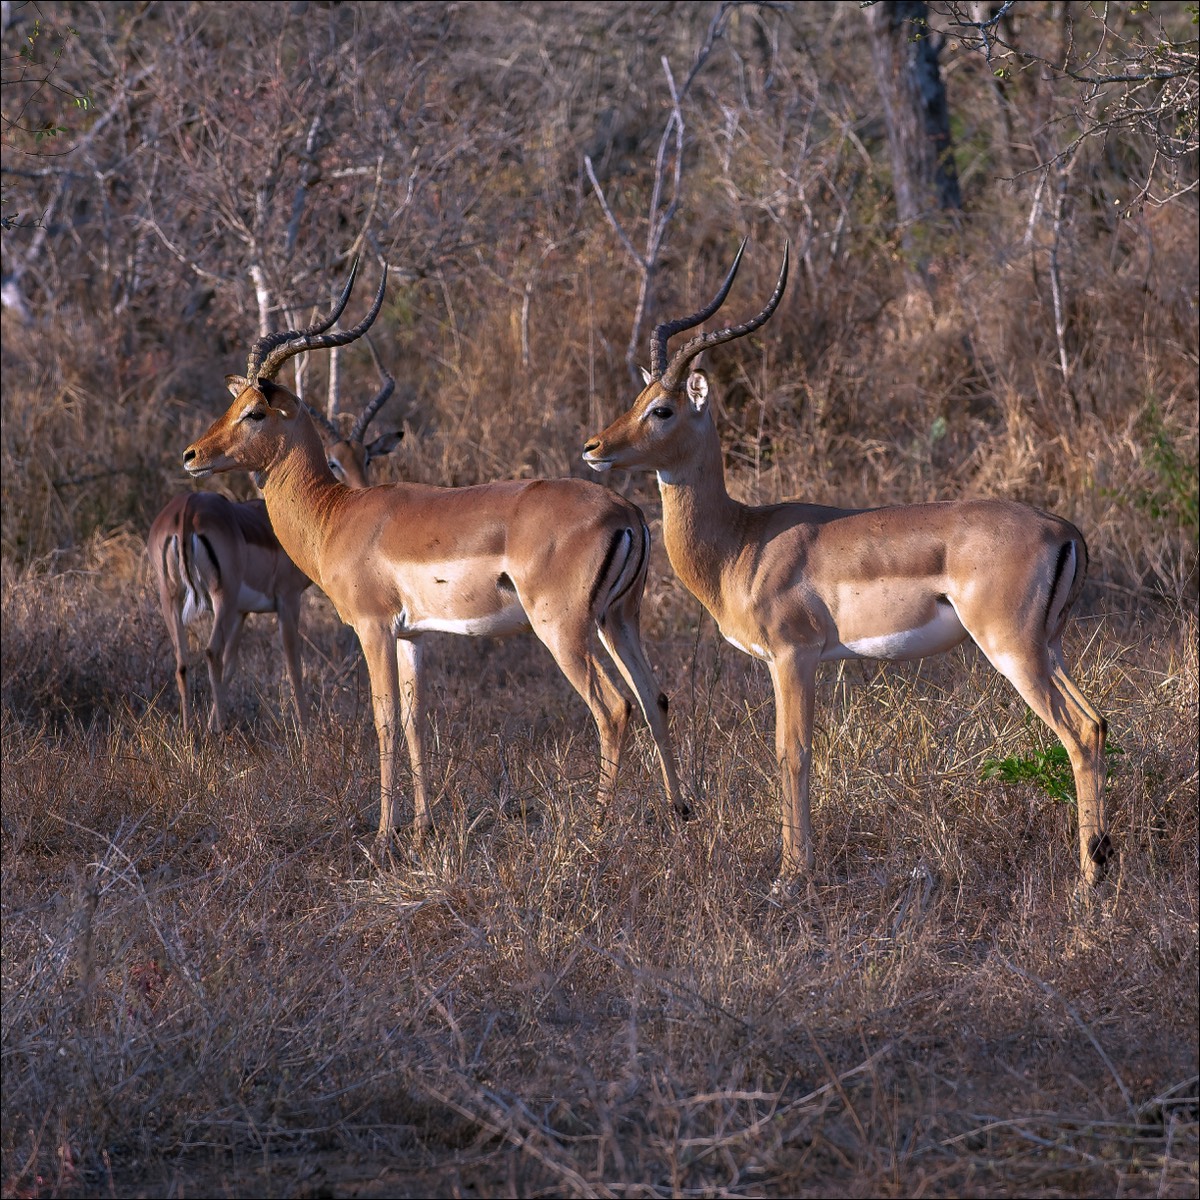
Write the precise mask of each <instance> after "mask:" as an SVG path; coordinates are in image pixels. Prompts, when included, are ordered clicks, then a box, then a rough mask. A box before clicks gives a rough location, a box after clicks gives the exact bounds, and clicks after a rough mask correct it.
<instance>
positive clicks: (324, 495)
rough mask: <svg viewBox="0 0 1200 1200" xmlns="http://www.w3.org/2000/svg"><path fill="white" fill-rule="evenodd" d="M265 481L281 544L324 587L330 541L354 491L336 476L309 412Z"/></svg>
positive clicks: (265, 474) (301, 418)
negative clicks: (324, 553) (324, 557)
mask: <svg viewBox="0 0 1200 1200" xmlns="http://www.w3.org/2000/svg"><path fill="white" fill-rule="evenodd" d="M262 475H263V479H262V483H261V485H260V486H261V488H262V494H263V499H264V500H266V502H267V513H268V515H269V516H270V518H271V526H272V528H273V529H274V530H275V536H276V537H277V538H278V539H279V544H280V545H281V546H282V547H283V548H284V550H286V551H287V554H288V557H289V558H290V559H291V560H292V562H294V563H295V564H296V566H298V567H299V568H300V570H302V571H303V572H304V573H305V575H307V576H308V577H309V579H311V580H313V582H314V583H317V584H320V583H321V559H322V551H323V549H324V546H325V540H326V537H327V536H328V533H329V530H330V529H331V527H332V526H333V523H334V521H335V518H336V513H337V510H338V509H339V507H340V506H341V502H342V500H343V499H344V497H345V495H346V494H347V492H348V489H347V487H346V485H345V484H342V483H339V482H338V481H337V479H336V478H334V474H333V472H332V471H331V470H330V469H329V464H328V462H327V461H326V456H325V447H324V444H323V443H322V441H321V437H320V435H319V434H318V433H317V430H316V427H315V426H314V425H313V423H312V421H311V420H310V419H309V417H308V415H307V413H304V412H303V411H302V412H301V413H300V415H299V416H298V417H297V418H296V426H295V429H294V431H293V435H292V437H291V438H290V439H289V441H288V443H287V445H286V446H285V448H284V451H283V453H282V454H281V455H280V457H279V458H278V459H276V461H275V462H274V463H273V464H272V465H271V466H270V467H269V468H268V469H267V470H266V471H264V472H262Z"/></svg>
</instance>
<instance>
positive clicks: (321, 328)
mask: <svg viewBox="0 0 1200 1200" xmlns="http://www.w3.org/2000/svg"><path fill="white" fill-rule="evenodd" d="M357 274H358V259H357V258H356V259H355V260H354V265H353V266H352V267H351V268H350V278H349V279H347V280H346V286H345V287H344V288H343V289H342V294H341V295H340V296H339V297H338V300H337V303H336V304H334V306H333V309H332V310H331V311H330V313H329V315H328V316H326V317H324V318H322V319H321V320H319V321H317V322H315V323H314V324H312V325H310V326H308V328H307V329H289V330H285V331H281V332H279V333H268V334H266V335H265V336H263V337H260V338H259V339H258V341H257V342H255V343H254V348H253V349H252V350H251V351H250V357H249V359H248V360H247V363H246V379H247V381H248V382H249V383H251V384H255V383H257V382H258V381H259V380H260V379H264V380H265V379H274V378H275V376H276V374H277V373H278V371H279V368H280V367H281V366H283V364H284V363H285V362H287V360H288V359H289V358H293V357H294V356H295V355H297V354H303V353H304V352H305V351H306V350H326V349H329V348H330V347H332V346H345V345H346V344H347V343H348V342H353V341H357V339H358V338H360V337H362V335H363V334H364V333H366V332H367V330H368V329H370V328H371V325H372V323H373V322H374V320H375V318H376V317H377V316H378V315H379V310H380V308H382V307H383V293H384V289H385V288H386V287H387V264H386V263H385V264H384V267H383V278H382V279H381V280H380V281H379V291H378V292H376V293H375V301H374V303H373V304H372V305H371V310H370V312H368V313H367V315H366V316H365V317H363V319H362V320H361V321H359V323H358V324H357V325H355V326H354V328H353V329H345V330H342V331H341V332H338V333H326V332H325V331H326V330H327V329H328V328H329V327H330V326H331V325H332V324H333V323H334V322H335V321H336V320H337V319H338V317H340V316H341V315H342V310H343V309H344V308H345V307H346V301H347V300H349V298H350V292H351V290H352V289H353V287H354V278H355V276H356V275H357Z"/></svg>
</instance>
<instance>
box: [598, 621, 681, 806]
mask: <svg viewBox="0 0 1200 1200" xmlns="http://www.w3.org/2000/svg"><path fill="white" fill-rule="evenodd" d="M599 631H600V641H601V642H602V643H603V644H604V648H605V650H607V651H608V654H609V657H610V658H612V660H613V662H614V663H615V664H616V666H617V669H618V670H619V671H620V672H621V676H622V678H623V679H624V680H625V682H626V683H627V684H628V685H629V688H630V690H631V691H632V692H633V694H634V695H635V696H636V697H637V701H638V706H639V707H640V708H641V710H642V716H644V717H645V718H646V724H647V725H649V726H650V732H651V734H652V735H653V737H654V745H655V748H656V749H657V750H658V761H659V765H660V767H661V768H662V777H663V785H664V786H665V787H666V789H667V796H668V797H669V798H670V800H671V806H672V807H673V808H674V810H675V812H676V813H677V814H678V815H679V816H681V817H688V816H690V815H691V809H690V808H689V807H688V805H687V802H686V801H685V800H684V798H683V793H682V791H681V790H680V787H679V776H678V775H677V774H676V771H675V753H674V751H673V750H672V748H671V727H670V724H669V722H668V719H667V696H666V693H665V692H662V691H660V690H659V687H658V683H657V681H656V680H655V678H654V672H653V670H651V667H650V664H649V662H647V660H646V652H645V650H644V649H643V648H642V639H641V636H640V634H639V630H638V621H637V615H636V614H630V613H623V612H612V611H611V610H610V611H609V612H608V613H605V615H604V617H603V618H602V620H601V621H600V622H599Z"/></svg>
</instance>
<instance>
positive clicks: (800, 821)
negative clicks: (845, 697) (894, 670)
mask: <svg viewBox="0 0 1200 1200" xmlns="http://www.w3.org/2000/svg"><path fill="white" fill-rule="evenodd" d="M819 660H820V655H819V653H818V652H816V651H813V652H812V653H806V652H805V651H803V650H800V651H796V650H793V649H791V648H785V649H784V650H783V651H782V652H781V653H779V654H778V655H777V656H776V657H774V658H773V659H772V661H771V682H772V683H773V684H774V687H775V754H776V756H777V758H778V760H779V770H780V775H781V777H782V781H783V795H782V797H781V806H782V827H783V848H782V854H781V857H780V862H779V878H778V879H777V880H776V883H775V886H774V887H773V888H772V894H773V895H778V894H779V893H780V892H784V891H792V890H794V888H795V885H796V884H797V883H798V882H799V881H800V879H801V878H802V877H803V876H805V875H807V874H809V873H810V872H811V871H812V869H813V836H812V816H811V814H810V811H809V801H808V787H809V775H810V769H811V766H812V730H813V705H814V699H815V695H816V681H817V663H818V661H819Z"/></svg>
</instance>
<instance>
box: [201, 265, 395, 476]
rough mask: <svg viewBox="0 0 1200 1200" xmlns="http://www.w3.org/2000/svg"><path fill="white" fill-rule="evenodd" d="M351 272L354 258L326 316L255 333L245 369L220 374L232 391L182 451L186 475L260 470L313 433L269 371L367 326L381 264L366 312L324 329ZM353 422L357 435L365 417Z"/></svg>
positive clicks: (352, 337) (379, 300)
mask: <svg viewBox="0 0 1200 1200" xmlns="http://www.w3.org/2000/svg"><path fill="white" fill-rule="evenodd" d="M357 273H358V262H357V261H355V263H354V266H353V267H352V268H351V270H350V278H349V279H348V280H347V281H346V286H345V287H344V288H343V289H342V294H341V296H340V297H339V298H338V301H337V303H336V304H335V305H334V306H333V309H332V311H331V312H330V313H329V314H328V315H327V316H326V317H324V318H323V319H322V320H320V321H317V322H316V323H315V324H313V325H310V326H309V327H308V328H307V329H302V330H288V331H285V332H282V333H271V334H267V335H266V336H265V337H261V338H259V339H258V341H257V342H255V344H254V349H253V350H251V351H250V357H249V360H248V362H247V366H246V374H245V375H227V376H226V377H225V385H226V387H228V389H229V391H230V394H231V395H232V396H233V397H234V400H233V403H232V404H231V405H230V406H229V408H228V409H227V410H226V412H225V415H224V416H222V417H220V418H218V419H217V420H216V421H214V422H213V424H212V425H211V426H210V428H209V430H208V432H207V433H205V435H204V436H203V437H202V438H199V439H198V440H197V441H195V442H193V443H192V444H191V445H190V446H189V447H188V448H187V449H186V450H185V451H184V453H183V465H184V469H185V470H186V471H187V472H188V474H189V475H192V476H194V477H195V478H197V479H201V478H203V477H204V476H206V475H212V474H214V473H216V472H218V471H233V470H244V471H255V472H257V473H259V474H265V473H267V472H269V471H270V469H271V468H272V467H273V466H274V465H275V464H276V463H277V462H278V461H279V460H280V459H281V458H282V457H283V455H284V454H286V452H287V450H288V448H289V447H290V446H291V445H292V444H294V443H295V441H296V440H297V439H298V438H301V437H303V436H305V431H306V430H307V431H311V434H312V436H313V437H316V436H317V435H316V431H315V430H314V429H313V428H312V423H311V421H309V420H308V419H307V417H308V416H309V415H310V414H309V409H308V407H307V406H306V405H305V404H304V403H303V402H302V401H301V400H300V399H299V398H298V397H297V396H296V395H294V394H293V393H292V392H290V391H288V389H287V388H285V387H284V386H283V385H282V384H279V383H276V382H275V375H276V374H277V372H278V371H279V368H280V367H281V366H283V364H284V363H285V362H286V361H287V360H288V359H289V358H292V357H293V356H294V355H297V354H301V353H303V352H304V351H306V350H324V349H329V348H331V347H333V346H344V345H346V344H347V343H349V342H353V341H356V340H357V339H358V338H360V337H362V335H363V334H364V333H366V331H367V330H368V329H369V328H370V327H371V324H372V322H373V321H374V320H375V318H376V317H377V316H378V315H379V309H380V307H381V306H382V304H383V292H384V288H385V287H386V286H387V268H386V267H385V268H384V271H383V278H382V280H380V283H379V291H378V292H377V293H376V295H375V301H374V303H373V304H372V305H371V309H370V311H369V312H368V313H367V315H366V316H365V317H364V318H363V319H362V320H361V321H360V322H359V323H358V324H357V325H355V326H354V328H353V329H347V330H344V331H341V332H338V333H328V332H326V331H327V330H328V329H329V327H330V326H331V325H333V324H334V322H335V321H337V319H338V317H340V316H341V315H342V310H343V309H344V308H345V307H346V301H347V300H348V299H349V298H350V291H351V289H352V288H353V287H354V277H355V275H356V274H357ZM390 382H391V381H390V380H389V381H388V383H389V384H390ZM390 394H391V387H390V386H388V387H386V390H385V391H383V393H382V397H381V398H380V397H377V398H376V399H377V401H378V403H376V402H375V401H372V404H371V405H368V408H367V412H366V413H365V414H364V415H365V416H366V420H367V421H369V420H370V419H371V417H373V416H374V415H375V413H376V412H378V411H379V407H380V406H381V405H382V404H383V402H384V400H386V399H387V397H388V395H390ZM355 428H356V429H357V430H358V437H359V440H360V441H361V437H362V433H363V432H364V431H365V429H366V421H364V420H363V418H362V417H360V418H359V421H358V423H357V424H356V427H355ZM352 436H353V435H352ZM318 441H319V438H318Z"/></svg>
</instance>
